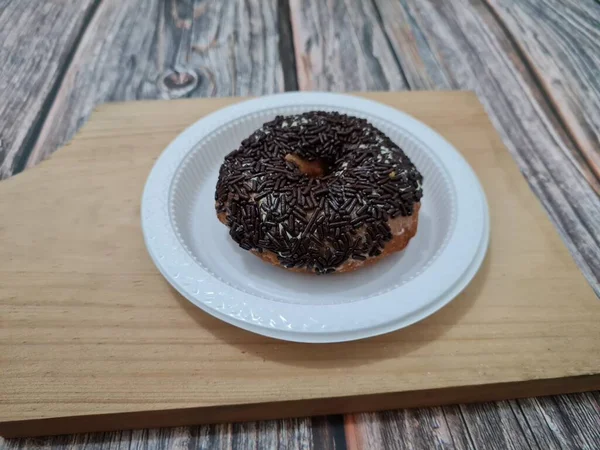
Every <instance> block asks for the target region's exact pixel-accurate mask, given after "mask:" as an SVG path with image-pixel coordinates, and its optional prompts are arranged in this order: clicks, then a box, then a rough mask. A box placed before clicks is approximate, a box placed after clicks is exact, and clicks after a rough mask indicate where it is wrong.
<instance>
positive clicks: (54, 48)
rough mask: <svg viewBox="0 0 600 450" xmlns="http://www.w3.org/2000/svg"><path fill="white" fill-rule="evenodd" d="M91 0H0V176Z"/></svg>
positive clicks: (60, 68) (42, 104)
mask: <svg viewBox="0 0 600 450" xmlns="http://www.w3.org/2000/svg"><path fill="white" fill-rule="evenodd" d="M95 3H96V2H95V1H94V0H81V1H77V2H73V4H71V3H69V2H65V1H63V0H48V1H45V2H44V5H43V6H40V2H39V1H38V0H19V1H11V0H0V99H1V100H0V180H1V179H3V178H6V177H8V176H10V175H11V174H12V173H13V172H14V171H15V169H16V168H17V166H18V165H19V164H20V161H19V158H20V156H21V155H22V153H23V152H26V151H27V150H28V149H29V147H30V146H31V139H32V138H33V135H34V134H35V133H36V129H37V127H38V126H39V125H40V121H43V116H44V114H45V111H44V110H45V109H46V108H47V106H48V105H47V104H46V99H47V98H48V97H49V96H51V92H52V91H53V89H54V88H55V87H56V85H57V83H60V80H61V78H62V75H63V72H64V66H65V64H67V63H68V60H69V58H70V53H71V50H72V48H73V46H74V45H75V44H76V42H77V40H78V38H79V34H80V32H81V31H82V30H83V29H84V28H85V25H86V21H87V18H88V16H89V14H91V13H92V12H93V10H94V6H95Z"/></svg>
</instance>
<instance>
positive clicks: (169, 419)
mask: <svg viewBox="0 0 600 450" xmlns="http://www.w3.org/2000/svg"><path fill="white" fill-rule="evenodd" d="M368 96H369V97H370V98H373V99H375V100H378V101H381V102H383V103H387V104H390V105H392V106H395V107H397V108H399V109H401V110H404V111H407V112H408V113H410V114H411V115H413V116H415V117H416V118H418V119H419V120H422V121H424V122H426V123H428V124H430V125H431V126H432V127H433V128H435V129H436V130H437V131H439V132H440V133H441V134H442V135H443V136H445V137H446V138H447V139H448V140H449V141H450V142H451V143H453V144H454V145H455V146H456V147H457V148H458V149H460V150H461V152H462V153H463V155H464V156H465V158H467V160H468V161H469V163H470V164H471V165H472V167H474V169H475V171H476V172H477V174H478V176H479V178H480V180H481V181H482V184H483V186H484V189H485V191H486V193H487V196H488V201H489V203H490V213H491V220H492V226H491V229H492V238H491V244H490V251H489V254H488V258H487V260H486V263H485V264H484V266H483V268H482V270H481V271H480V272H479V274H478V275H477V277H476V278H475V279H474V281H473V282H472V283H471V284H470V286H469V287H468V288H467V290H465V292H464V293H463V294H462V295H461V296H459V297H458V298H457V299H455V300H454V301H453V302H452V303H451V304H450V305H448V306H447V307H445V308H444V309H442V310H441V311H440V312H438V313H436V314H435V315H433V316H431V317H430V318H428V319H427V320H425V321H423V322H421V323H419V324H417V325H415V326H413V327H411V328H409V329H406V330H401V331H399V332H396V333H391V334H387V335H384V336H380V337H377V338H373V339H368V340H362V341H357V342H349V343H344V344H341V345H343V348H344V351H343V352H340V345H323V346H314V345H302V344H290V343H282V342H278V341H273V340H270V339H266V338H263V337H261V336H257V335H252V334H250V333H247V332H245V331H242V330H239V329H237V328H234V327H231V326H229V325H227V324H225V323H223V322H221V321H218V320H216V319H214V318H212V317H210V316H208V315H207V314H205V313H202V312H201V311H200V310H199V309H197V308H195V307H193V306H192V305H191V304H189V303H188V302H186V301H185V300H183V299H182V298H181V297H180V296H179V295H178V294H176V293H175V292H174V291H173V290H172V289H171V288H170V287H169V285H168V284H167V283H165V281H164V280H163V279H162V277H161V276H160V275H159V274H158V273H157V271H156V269H155V268H154V266H153V264H152V262H151V261H150V259H149V257H148V255H147V252H146V250H145V247H144V245H143V242H142V240H141V239H140V235H141V232H140V229H139V227H140V224H139V198H140V192H141V190H142V188H143V184H144V181H145V179H146V176H147V173H148V171H149V170H150V168H151V166H152V164H153V162H154V160H155V158H156V156H157V155H158V154H159V153H160V152H161V151H162V149H163V148H164V146H165V145H166V144H167V142H169V141H170V140H171V139H172V138H173V137H174V136H175V135H176V134H178V133H179V132H180V131H181V129H182V128H184V127H185V126H186V125H188V124H189V123H191V122H193V121H194V120H196V119H197V118H198V117H201V116H202V115H204V114H206V113H208V112H210V111H213V110H214V109H216V108H219V107H222V106H223V105H226V104H229V103H231V102H234V101H237V100H236V99H213V100H193V101H177V102H175V101H173V102H171V103H169V105H172V106H173V107H174V108H173V109H172V110H169V111H166V110H165V108H164V106H165V103H163V102H134V103H122V104H113V105H105V106H102V107H101V108H99V109H98V110H97V111H96V112H95V114H94V116H92V119H91V120H90V122H88V124H87V125H86V126H85V127H84V129H83V130H82V132H81V133H80V135H79V136H78V137H77V138H76V139H75V140H74V141H73V142H72V143H71V145H70V146H68V147H67V148H65V149H63V150H62V151H61V152H60V153H59V154H58V155H56V156H55V157H54V158H52V159H51V160H50V161H47V162H45V163H44V164H42V165H40V166H39V167H37V168H35V169H32V170H30V171H26V172H25V173H24V174H21V175H20V176H18V177H15V178H12V179H10V180H6V181H4V182H3V183H2V185H1V186H0V189H1V190H2V195H0V208H2V209H6V210H9V209H10V210H11V211H13V214H12V215H11V216H9V217H6V218H5V219H4V221H3V227H2V229H0V239H1V240H2V241H3V242H5V244H4V252H5V255H6V256H7V257H6V258H4V259H1V260H0V277H1V279H2V280H3V283H2V285H0V300H1V302H0V308H1V314H0V315H1V316H2V317H3V327H2V328H1V329H0V345H1V346H2V356H3V360H2V371H1V372H0V373H1V374H2V382H1V383H0V389H1V391H0V398H1V399H3V400H2V408H0V419H1V421H4V422H5V423H4V424H3V427H2V433H4V434H11V433H15V434H20V433H35V432H43V433H61V432H67V431H75V430H88V431H91V430H101V429H111V428H117V427H119V428H122V427H132V426H133V427H140V426H160V425H173V424H192V423H200V422H207V421H231V420H234V419H236V420H244V419H256V418H275V417H281V416H291V415H298V414H311V415H313V414H314V415H318V414H326V413H333V412H338V411H357V410H366V411H369V410H376V409H388V408H392V407H397V406H416V405H434V404H445V403H454V402H458V401H467V402H470V401H483V400H490V399H497V398H503V397H522V396H526V395H540V394H543V393H557V392H565V391H580V390H585V389H590V388H594V387H596V386H598V384H599V383H600V360H598V359H597V358H596V355H597V342H598V341H599V340H600V325H599V324H600V303H599V302H598V301H597V298H596V296H595V295H594V294H593V291H592V290H591V289H590V288H589V286H588V285H587V283H586V282H585V280H584V278H583V276H582V275H581V273H580V272H579V270H578V269H577V267H576V266H575V264H574V263H573V261H572V260H571V258H570V256H569V254H568V252H567V250H566V248H565V247H564V246H563V244H562V243H561V242H560V239H559V237H558V235H557V234H556V232H555V230H554V228H553V226H552V225H551V223H550V222H549V221H548V220H547V217H546V215H545V213H544V212H543V211H542V208H541V206H540V205H539V204H538V203H537V201H536V200H535V198H534V196H533V194H532V193H531V192H530V190H529V188H528V187H527V185H526V183H525V181H524V180H523V178H522V177H521V175H520V174H519V172H518V170H517V168H516V166H515V165H514V163H513V162H512V160H511V159H510V156H509V155H508V153H507V152H506V150H505V148H504V147H503V146H502V144H501V142H500V139H499V137H498V136H497V135H496V134H495V132H494V130H493V127H492V125H491V123H490V122H489V119H488V118H487V116H486V114H485V113H484V111H483V109H482V107H481V105H480V104H479V102H478V101H477V99H476V97H475V96H474V95H473V94H471V93H460V92H459V93H451V92H445V93H435V92H415V93H403V94H400V93H395V94H391V93H379V94H375V93H372V94H370V95H368ZM156 124H160V127H157V126H156ZM98 155H102V158H98ZM92 163H93V164H92ZM48 179H52V180H53V182H52V183H51V184H48V182H47V180H48ZM41 189H43V190H44V195H43V196H39V195H38V193H39V192H40V190H41ZM507 211H510V212H511V214H507ZM34 218H35V220H33V219H34ZM214 220H216V218H214ZM90 230H93V233H91V232H90ZM223 232H225V230H223ZM32 236H35V238H34V239H33V240H32ZM9 237H10V239H9ZM32 255H37V256H36V257H35V258H32ZM274 270H275V269H274ZM557 274H560V276H557ZM567 293H568V295H566V294H567ZM515 345H518V346H519V352H518V353H515V351H514V348H515ZM32 361H35V364H32V363H31V362H32ZM594 374H596V375H594ZM563 377H566V378H564V379H563ZM331 380H335V383H332V382H331ZM4 399H6V400H4ZM323 399H326V400H323ZM227 405H236V406H235V408H233V407H229V406H227ZM165 409H168V410H169V413H168V414H165V413H162V412H161V411H163V410H165ZM128 412H129V413H135V414H130V415H126V414H123V415H115V413H128ZM501 412H503V410H501ZM90 415H91V416H92V418H91V419H88V418H86V416H90ZM61 417H64V418H65V419H64V420H60V418H61ZM499 417H500V418H501V419H502V420H504V423H506V424H513V425H514V418H512V416H510V415H507V416H506V417H505V416H503V415H500V416H499ZM40 418H48V419H52V420H47V421H44V422H42V421H38V422H35V424H34V425H32V423H31V422H27V421H28V420H32V419H40ZM434 420H435V421H436V423H437V421H438V419H437V418H433V419H431V421H432V423H433V421H434ZM511 420H512V422H511ZM7 421H11V423H10V424H7V423H6V422H7ZM409 422H410V421H409ZM31 426H33V427H34V428H31ZM395 426H397V427H402V426H404V427H405V428H406V430H408V429H409V428H410V427H408V426H407V424H404V425H403V424H402V423H398V424H396V425H395ZM403 429H404V428H403ZM42 430H43V431H42ZM440 432H443V430H440ZM471 434H473V433H471ZM428 436H429V435H427V434H426V433H425V430H423V433H421V434H420V435H415V436H414V438H415V439H417V440H421V441H423V442H424V441H425V440H426V439H428V438H429V437H428ZM485 436H486V434H485V433H483V431H482V433H481V439H485ZM440 439H442V438H440ZM506 442H511V441H509V440H508V439H507V440H506Z"/></svg>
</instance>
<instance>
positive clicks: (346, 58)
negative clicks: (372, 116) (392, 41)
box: [290, 0, 407, 91]
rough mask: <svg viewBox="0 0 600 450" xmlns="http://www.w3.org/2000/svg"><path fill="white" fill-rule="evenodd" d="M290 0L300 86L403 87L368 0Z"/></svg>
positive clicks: (375, 14)
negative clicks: (365, 0)
mask: <svg viewBox="0 0 600 450" xmlns="http://www.w3.org/2000/svg"><path fill="white" fill-rule="evenodd" d="M350 3H351V4H350V5H345V4H344V3H343V2H341V1H327V2H324V1H311V2H304V1H302V0H291V1H290V11H291V21H292V28H293V31H294V48H295V50H296V67H297V70H298V84H299V87H300V89H301V90H329V89H334V90H342V91H350V90H404V89H406V88H407V85H406V81H405V79H404V77H403V75H402V73H401V72H399V70H398V65H397V64H396V60H395V57H394V54H393V53H392V51H391V49H390V48H389V45H388V43H387V40H386V36H385V34H384V33H383V32H382V29H381V27H379V26H378V25H377V23H378V20H377V11H376V10H375V8H373V5H372V4H371V2H370V1H367V2H350Z"/></svg>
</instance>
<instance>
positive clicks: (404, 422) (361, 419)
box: [345, 408, 473, 450]
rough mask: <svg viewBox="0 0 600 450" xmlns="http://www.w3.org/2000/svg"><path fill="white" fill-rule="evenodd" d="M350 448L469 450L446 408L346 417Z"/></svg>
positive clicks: (462, 425)
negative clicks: (450, 419) (446, 412)
mask: <svg viewBox="0 0 600 450" xmlns="http://www.w3.org/2000/svg"><path fill="white" fill-rule="evenodd" d="M345 424H346V426H345V429H346V436H347V437H346V439H347V441H348V448H349V449H369V448H389V449H413V448H432V449H433V448H435V449H457V450H462V449H470V448H473V447H472V444H471V442H470V440H469V438H468V437H467V436H466V434H465V433H464V432H465V430H466V428H465V426H464V424H463V423H460V422H449V421H448V420H447V419H446V415H445V413H444V409H443V408H419V409H407V410H399V411H386V412H381V413H363V414H350V415H347V416H346V417H345Z"/></svg>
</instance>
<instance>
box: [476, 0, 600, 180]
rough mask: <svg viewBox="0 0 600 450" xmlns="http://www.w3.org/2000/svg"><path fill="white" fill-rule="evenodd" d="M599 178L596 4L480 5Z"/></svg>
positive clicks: (573, 0)
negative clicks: (502, 29)
mask: <svg viewBox="0 0 600 450" xmlns="http://www.w3.org/2000/svg"><path fill="white" fill-rule="evenodd" d="M486 2H487V3H488V4H489V5H490V6H491V7H492V9H493V11H494V12H495V13H496V14H497V15H498V17H499V18H500V20H501V21H502V22H503V23H504V24H505V25H506V27H507V29H508V30H509V31H510V33H511V35H512V36H513V38H514V40H515V42H516V43H517V45H518V46H519V48H520V49H521V50H522V55H523V57H524V58H525V59H526V60H527V62H528V64H529V66H530V67H531V69H532V71H533V72H534V73H535V76H536V77H537V79H538V80H539V81H540V82H541V84H542V86H543V89H544V91H545V92H546V93H547V95H548V98H549V100H550V101H551V103H552V105H553V107H554V108H555V109H556V111H557V113H558V114H559V116H560V117H561V119H562V120H563V122H564V123H565V124H566V125H567V127H568V130H569V133H570V134H571V136H572V137H573V139H574V140H575V142H576V143H577V145H578V147H579V149H580V150H581V152H582V155H583V157H584V158H585V160H586V161H587V162H588V164H589V166H590V168H591V170H592V171H593V172H594V173H595V175H596V177H598V178H600V3H598V2H596V1H594V0H560V1H558V0H544V1H541V0H522V1H518V2H515V1H507V0H486Z"/></svg>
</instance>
